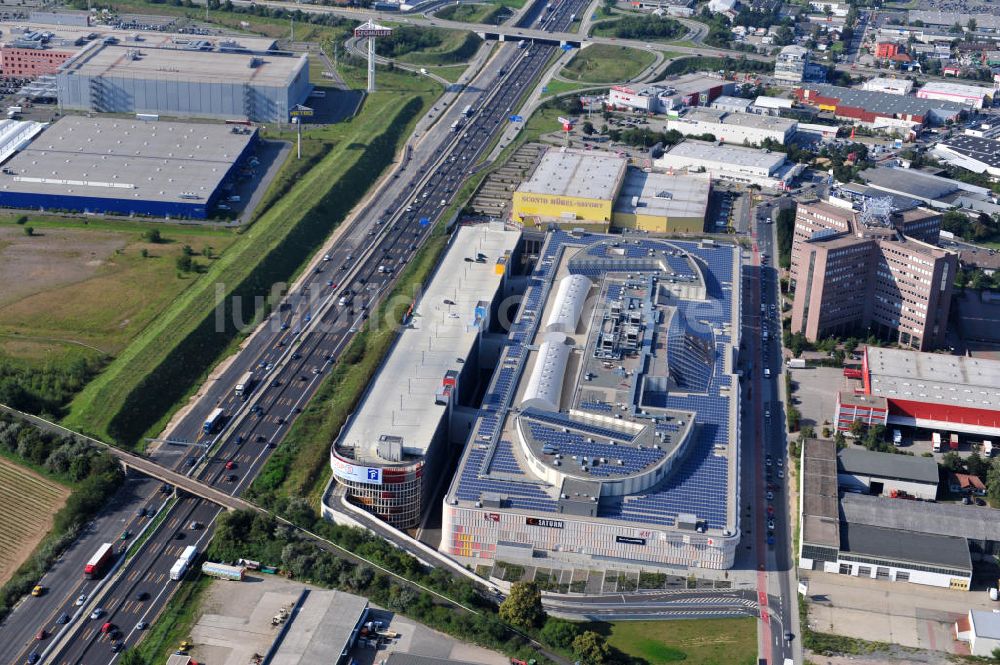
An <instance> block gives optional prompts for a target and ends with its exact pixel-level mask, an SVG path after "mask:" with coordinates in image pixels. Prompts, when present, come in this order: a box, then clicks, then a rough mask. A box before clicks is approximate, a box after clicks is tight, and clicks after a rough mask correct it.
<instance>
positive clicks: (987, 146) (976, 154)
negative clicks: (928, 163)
mask: <svg viewBox="0 0 1000 665" xmlns="http://www.w3.org/2000/svg"><path fill="white" fill-rule="evenodd" d="M933 152H934V156H935V157H937V158H939V159H941V160H942V161H945V162H947V163H949V164H952V165H953V166H960V167H962V168H963V169H968V170H969V171H972V172H974V173H987V174H989V175H991V176H993V177H994V178H1000V141H997V140H994V139H988V138H982V137H978V136H969V135H967V134H959V135H957V136H949V137H948V138H946V139H945V140H944V141H941V142H939V143H938V144H937V145H935V146H934V150H933Z"/></svg>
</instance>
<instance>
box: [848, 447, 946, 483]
mask: <svg viewBox="0 0 1000 665" xmlns="http://www.w3.org/2000/svg"><path fill="white" fill-rule="evenodd" d="M837 470H838V471H839V472H840V473H850V474H859V475H864V476H878V477H880V478H895V479H897V480H910V481H913V482H917V483H934V484H937V482H938V467H937V462H935V461H934V460H933V459H932V458H930V457H912V456H910V455H895V454H893V453H876V452H872V451H870V450H861V449H859V448H846V449H844V450H841V451H840V452H839V453H837Z"/></svg>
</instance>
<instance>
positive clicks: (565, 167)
mask: <svg viewBox="0 0 1000 665" xmlns="http://www.w3.org/2000/svg"><path fill="white" fill-rule="evenodd" d="M710 193H711V181H710V180H709V178H708V176H707V175H706V176H698V175H667V174H663V173H646V172H643V171H642V170H640V169H635V168H629V166H628V160H627V159H626V158H625V157H619V156H618V155H617V154H615V153H612V152H606V151H590V150H576V149H571V148H550V149H549V150H548V151H547V152H546V153H545V154H544V155H543V156H542V159H541V160H540V161H539V163H538V167H537V168H536V169H535V171H534V173H533V174H532V175H531V177H530V178H529V179H528V180H526V181H525V182H523V183H521V185H520V186H519V187H518V188H517V190H516V191H515V192H514V196H513V201H512V207H511V214H512V217H513V219H514V221H517V222H520V223H522V224H524V225H526V226H533V225H542V224H549V223H553V222H555V223H559V224H568V225H573V224H580V225H597V226H599V227H601V229H602V230H607V229H608V228H610V227H617V228H628V229H637V230H642V231H647V232H649V233H658V234H666V233H700V232H701V231H703V230H704V226H705V215H706V213H707V208H708V198H709V194H710Z"/></svg>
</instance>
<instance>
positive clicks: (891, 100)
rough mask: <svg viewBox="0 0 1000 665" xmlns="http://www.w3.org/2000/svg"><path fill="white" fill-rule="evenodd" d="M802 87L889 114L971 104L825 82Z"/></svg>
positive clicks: (957, 108)
mask: <svg viewBox="0 0 1000 665" xmlns="http://www.w3.org/2000/svg"><path fill="white" fill-rule="evenodd" d="M802 87H803V88H804V89H806V90H814V91H816V92H817V93H818V94H820V95H822V96H823V97H834V98H836V99H838V100H840V102H839V103H840V104H842V105H844V106H853V107H856V108H863V109H865V110H866V111H872V112H877V113H884V114H889V115H919V116H923V115H926V114H927V112H928V111H929V110H931V109H935V110H946V111H968V110H969V109H970V108H972V107H971V106H969V105H968V104H959V103H958V102H949V101H945V100H938V99H918V98H916V97H908V96H906V95H894V94H892V93H889V92H878V91H875V90H858V89H856V88H844V87H842V86H837V85H827V84H825V83H808V84H803V85H802Z"/></svg>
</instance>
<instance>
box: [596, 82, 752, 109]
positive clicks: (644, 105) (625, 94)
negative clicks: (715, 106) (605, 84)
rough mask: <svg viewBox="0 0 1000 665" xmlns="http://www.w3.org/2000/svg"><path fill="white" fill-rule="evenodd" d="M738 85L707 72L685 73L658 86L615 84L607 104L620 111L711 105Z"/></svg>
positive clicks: (609, 92) (733, 90) (730, 92)
mask: <svg viewBox="0 0 1000 665" xmlns="http://www.w3.org/2000/svg"><path fill="white" fill-rule="evenodd" d="M735 90H736V84H735V83H734V82H732V81H726V80H724V79H722V78H718V77H713V76H706V75H704V74H685V75H683V76H678V77H676V78H672V79H668V80H666V81H662V82H660V83H657V84H656V85H647V86H641V87H632V86H623V85H619V86H613V87H612V88H611V89H610V90H609V91H608V97H607V104H608V106H609V107H611V108H614V109H619V110H629V109H631V110H636V111H647V112H649V113H661V114H662V113H666V112H667V111H670V110H673V109H679V108H682V107H684V106H708V105H709V104H711V103H712V101H714V100H715V99H717V98H718V97H720V96H722V95H731V94H732V93H733V92H735Z"/></svg>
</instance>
